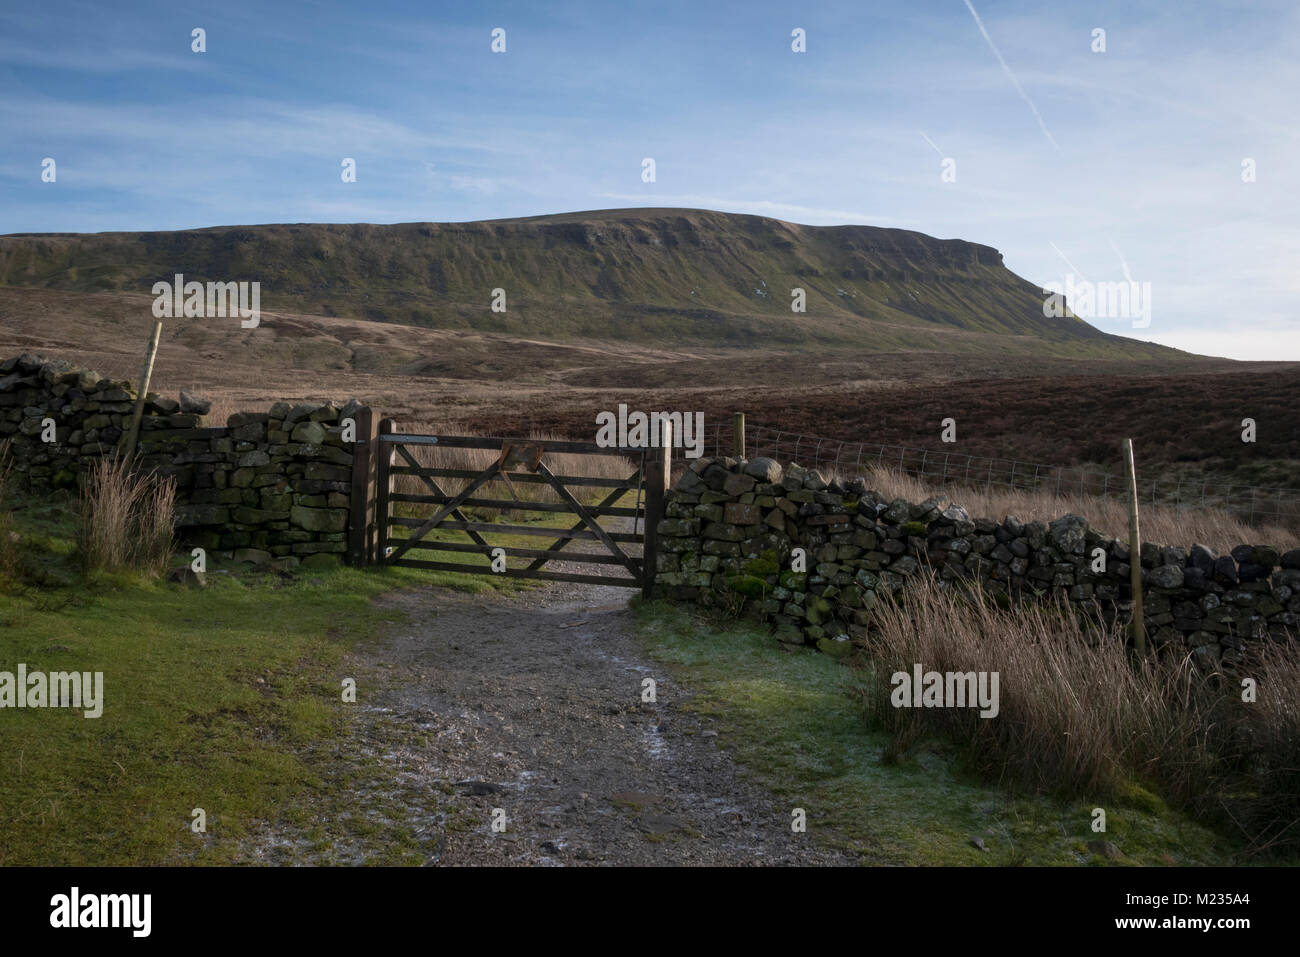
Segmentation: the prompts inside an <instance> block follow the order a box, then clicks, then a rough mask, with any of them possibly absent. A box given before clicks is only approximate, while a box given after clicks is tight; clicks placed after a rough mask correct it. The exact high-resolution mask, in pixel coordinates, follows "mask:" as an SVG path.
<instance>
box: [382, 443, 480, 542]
mask: <svg viewBox="0 0 1300 957" xmlns="http://www.w3.org/2000/svg"><path fill="white" fill-rule="evenodd" d="M499 474H501V473H500V472H499V471H498V470H497V465H496V463H495V462H493V463H492V464H491V465H489V466H488V467H487V469H486V470H485V471H484V472H483V474H482V475H480V476H479V477H478V478H476V479H475V480H474V481H472V482H470V483H469V485H466V486H465V488H463V489H462V490H461V491H460V493H459V494H458V495H457V496H456V497H455V498H454V499H452V500H451V501H450V502H449V503H448V504H447V505H446V506H444V507H443V509H442V511H440V512H438V514H436V515H434V516H433V518H431V519H429V520H428V521H427V522H425V523H424V524H423V525H421V526H420V527H419V528H417V529H416V530H415V531H413V532H412V533H411V534H410V536H408V537H407V538H406V539H404V540H403V542H402V544H401V545H399V546H398V547H397V548H396V549H394V550H393V553H392V554H391V555H390V556H389V560H390V561H396V560H397V559H399V558H401V557H402V555H403V554H404V553H405V552H406V551H408V550H409V549H410V547H411V546H412V545H414V544H415V543H416V542H417V541H419V540H420V539H421V538H423V537H424V536H425V535H428V534H429V532H430V531H432V530H433V528H434V527H435V526H437V524H438V523H439V522H441V521H442V520H443V519H444V518H446V517H447V516H448V515H450V514H451V513H452V512H454V511H456V510H457V509H458V508H460V506H461V503H462V502H464V501H465V499H467V498H469V497H470V496H471V495H473V494H474V492H475V491H477V490H478V489H479V488H480V487H481V486H483V485H485V484H487V483H488V482H490V481H492V479H493V478H494V477H495V476H497V475H499Z"/></svg>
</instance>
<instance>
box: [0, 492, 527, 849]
mask: <svg viewBox="0 0 1300 957" xmlns="http://www.w3.org/2000/svg"><path fill="white" fill-rule="evenodd" d="M16 504H18V505H19V507H18V508H17V509H16V510H15V511H14V512H13V513H12V515H11V518H12V529H13V531H14V532H15V533H16V534H17V535H18V536H19V549H18V552H19V561H18V567H17V569H16V571H15V573H14V574H12V575H9V576H6V577H5V578H4V579H3V581H0V671H9V672H14V671H16V669H17V666H18V664H19V663H22V664H25V665H26V667H27V670H28V672H29V673H31V672H37V671H40V672H52V671H74V670H75V671H81V672H86V671H89V672H92V673H93V672H103V675H104V678H103V683H104V699H105V702H104V707H103V714H102V716H101V717H99V718H86V717H84V716H83V713H82V711H81V710H74V709H66V708H40V709H17V708H5V709H3V710H0V781H3V782H4V786H3V787H0V866H6V865H8V866H12V865H51V864H52V865H74V864H75V865H125V864H144V865H157V864H178V863H179V864H184V863H194V864H229V863H247V862H251V861H265V860H271V861H276V860H294V859H296V858H295V856H294V855H295V854H299V853H300V852H301V853H305V854H307V855H309V856H310V855H311V854H313V853H315V854H317V858H316V859H319V854H323V853H325V852H326V851H327V850H328V845H329V844H331V843H343V844H346V843H348V842H349V841H350V840H352V839H353V838H356V839H360V838H362V837H366V836H367V835H369V838H368V839H366V840H365V841H363V842H361V843H363V844H364V847H365V848H367V849H368V850H366V851H365V853H362V854H361V855H360V856H359V857H353V858H351V859H350V860H351V862H357V863H360V862H364V863H423V862H424V861H426V860H427V859H428V854H427V848H426V847H424V846H423V841H424V839H423V838H422V837H421V836H420V835H416V834H413V833H411V832H410V830H409V828H408V827H407V825H406V824H405V823H404V821H406V820H407V819H408V816H407V815H406V814H404V813H403V810H404V809H403V808H402V807H398V806H394V807H392V808H386V807H385V801H388V800H389V797H388V796H387V795H385V794H383V793H374V794H366V795H364V796H359V795H358V794H357V793H356V792H355V791H353V790H352V784H351V782H355V781H357V780H360V779H362V778H364V777H365V776H366V775H365V774H364V773H362V772H365V771H367V770H370V769H371V767H370V766H371V765H377V764H378V762H379V761H380V760H381V758H380V756H379V755H378V754H377V753H376V754H374V755H371V754H369V753H367V752H366V751H365V749H362V750H361V751H357V750H356V749H355V747H354V745H355V740H354V731H355V724H356V722H357V717H356V709H357V708H358V707H359V706H358V705H353V704H344V703H343V701H342V694H341V687H342V680H343V678H345V677H350V676H352V670H351V667H350V665H349V659H348V653H349V651H350V650H351V649H352V648H353V647H355V646H356V645H357V643H358V642H361V641H365V640H367V639H371V638H374V637H377V636H378V635H379V634H381V632H382V631H383V630H384V629H385V628H388V627H391V626H392V625H393V624H394V623H395V621H396V618H395V616H396V614H397V613H395V612H392V611H384V610H381V609H379V608H377V607H375V606H374V605H373V604H372V599H373V598H374V597H375V596H376V595H378V594H380V593H382V592H385V591H389V590H391V589H394V588H402V587H409V586H415V585H423V584H440V585H449V586H452V587H459V588H468V589H492V588H510V587H513V583H507V582H504V581H493V580H492V579H488V578H486V577H483V578H477V579H467V578H465V577H464V576H458V575H450V574H443V573H436V572H427V571H421V570H416V569H388V570H385V571H382V572H380V571H373V570H370V571H361V570H357V569H351V568H340V569H337V570H317V571H310V572H303V573H302V574H300V575H296V576H288V577H285V576H281V575H275V574H252V573H248V572H241V573H239V574H233V573H232V574H223V573H222V571H223V570H222V569H220V568H219V567H216V566H214V565H213V564H212V563H210V564H209V574H208V581H209V585H208V587H207V588H203V589H188V588H183V587H180V586H177V585H175V584H171V583H167V582H162V581H158V580H155V579H151V578H150V577H148V576H147V575H142V574H122V573H115V574H108V573H105V574H98V575H90V576H87V575H84V574H83V573H82V572H81V569H80V565H79V562H78V559H77V555H76V549H75V545H74V542H75V538H76V503H75V501H73V500H69V501H67V502H62V503H55V504H42V505H35V504H30V505H24V504H23V503H16ZM363 692H364V689H363ZM359 700H364V693H363V694H362V695H360V696H359ZM429 800H430V801H431V802H434V801H436V800H437V797H436V796H434V795H431V796H430V798H429ZM359 805H360V806H359ZM196 808H202V809H203V811H204V813H205V815H206V832H205V833H195V832H194V831H193V830H192V829H191V824H192V822H193V811H194V809H196ZM389 811H391V813H389ZM281 823H287V824H289V825H292V827H290V828H289V830H291V831H293V832H295V833H306V834H308V835H311V834H313V833H314V834H315V835H316V836H317V838H318V840H317V845H318V846H316V847H306V848H289V849H285V848H277V847H275V846H274V834H275V832H276V831H277V827H278V825H280V824H281ZM326 835H328V840H327V839H326ZM353 843H356V842H353ZM375 848H380V849H382V850H379V851H375ZM286 851H289V852H292V853H284V852H286Z"/></svg>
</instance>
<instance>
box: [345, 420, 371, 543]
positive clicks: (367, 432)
mask: <svg viewBox="0 0 1300 957" xmlns="http://www.w3.org/2000/svg"><path fill="white" fill-rule="evenodd" d="M352 421H353V422H354V423H355V425H356V441H355V442H354V443H353V445H352V491H351V496H352V499H351V502H350V512H349V515H348V564H349V565H373V564H374V563H375V511H374V506H375V464H376V461H377V459H376V457H375V435H376V431H375V414H374V411H373V410H371V409H370V408H369V407H366V408H362V409H358V410H357V411H356V413H354V414H353V416H352Z"/></svg>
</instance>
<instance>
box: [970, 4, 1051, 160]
mask: <svg viewBox="0 0 1300 957" xmlns="http://www.w3.org/2000/svg"><path fill="white" fill-rule="evenodd" d="M962 3H964V4H966V9H967V10H969V11H970V15H971V16H972V17H974V18H975V25H976V26H977V27H979V28H980V33H982V34H983V35H984V42H985V43H987V44H988V45H989V49H990V50H992V51H993V55H994V56H995V57H997V58H998V62H999V63H1001V64H1002V72H1004V73H1005V74H1006V75H1007V79H1008V80H1010V81H1011V85H1012V86H1014V87H1015V88H1016V92H1017V93H1019V94H1020V97H1021V99H1023V100H1024V101H1025V102H1026V103H1028V104H1029V108H1030V109H1031V110H1033V111H1034V119H1036V120H1038V128H1039V129H1041V130H1042V131H1043V135H1044V136H1046V137H1047V142H1049V143H1051V144H1052V148H1053V149H1055V150H1056V151H1057V152H1060V149H1061V147H1060V146H1058V145H1057V143H1056V139H1055V138H1054V137H1053V136H1052V133H1051V131H1050V130H1049V129H1048V128H1047V124H1046V123H1044V122H1043V116H1042V114H1041V113H1039V112H1038V107H1036V106H1034V101H1033V100H1031V99H1030V98H1029V94H1028V93H1026V92H1025V91H1024V88H1023V87H1021V85H1020V81H1019V80H1017V79H1016V75H1015V74H1014V73H1012V72H1011V67H1009V66H1007V61H1006V60H1004V59H1002V54H1001V53H999V52H998V48H997V47H996V46H994V45H993V38H992V37H991V36H989V32H988V30H986V29H984V21H983V20H981V19H980V15H979V14H978V13H976V12H975V8H974V7H973V6H971V2H970V0H962Z"/></svg>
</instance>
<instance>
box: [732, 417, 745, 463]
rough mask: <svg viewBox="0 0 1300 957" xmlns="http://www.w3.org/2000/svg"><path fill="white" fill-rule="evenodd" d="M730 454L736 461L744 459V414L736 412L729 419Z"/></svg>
mask: <svg viewBox="0 0 1300 957" xmlns="http://www.w3.org/2000/svg"><path fill="white" fill-rule="evenodd" d="M731 428H732V433H731V436H732V437H731V454H732V455H734V456H735V457H736V458H738V459H743V458H744V457H745V413H744V412H736V413H735V414H733V415H732V417H731Z"/></svg>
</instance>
